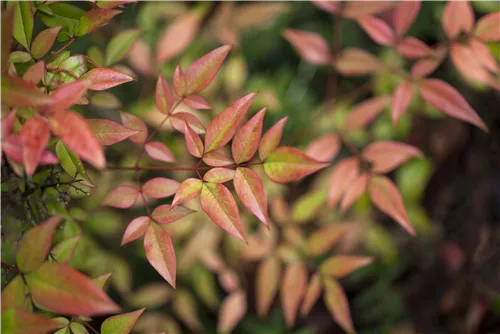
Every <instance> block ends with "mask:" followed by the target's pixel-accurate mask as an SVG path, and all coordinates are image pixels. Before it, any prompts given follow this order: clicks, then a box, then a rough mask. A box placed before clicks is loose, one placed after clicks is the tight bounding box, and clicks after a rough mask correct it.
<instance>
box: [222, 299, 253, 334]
mask: <svg viewBox="0 0 500 334" xmlns="http://www.w3.org/2000/svg"><path fill="white" fill-rule="evenodd" d="M246 312H247V298H246V296H245V293H244V292H243V291H242V290H236V291H234V292H233V293H231V294H230V295H229V296H227V297H226V299H224V301H223V302H222V305H221V306H220V310H219V321H218V324H217V330H218V331H220V332H221V333H230V332H231V331H232V330H233V329H234V328H235V327H236V325H237V324H238V323H239V322H240V321H241V319H242V318H243V316H244V315H245V313H246Z"/></svg>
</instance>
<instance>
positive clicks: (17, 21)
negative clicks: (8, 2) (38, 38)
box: [12, 1, 34, 50]
mask: <svg viewBox="0 0 500 334" xmlns="http://www.w3.org/2000/svg"><path fill="white" fill-rule="evenodd" d="M13 6H14V9H13V10H14V29H13V32H12V34H13V36H14V38H15V39H16V40H17V41H18V42H19V44H21V45H22V46H24V48H25V49H26V50H29V49H30V44H31V37H32V35H33V23H34V12H33V6H32V4H31V2H29V1H27V2H21V1H20V2H14V3H13Z"/></svg>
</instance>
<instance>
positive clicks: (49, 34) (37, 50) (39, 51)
mask: <svg viewBox="0 0 500 334" xmlns="http://www.w3.org/2000/svg"><path fill="white" fill-rule="evenodd" d="M59 30H61V27H53V28H48V29H45V30H42V31H41V32H40V33H39V34H38V35H37V36H36V37H35V39H34V40H33V44H32V45H31V55H32V56H33V58H35V59H40V58H42V57H43V56H45V55H46V54H47V52H49V50H50V49H51V48H52V46H53V45H54V42H55V41H56V38H57V34H59Z"/></svg>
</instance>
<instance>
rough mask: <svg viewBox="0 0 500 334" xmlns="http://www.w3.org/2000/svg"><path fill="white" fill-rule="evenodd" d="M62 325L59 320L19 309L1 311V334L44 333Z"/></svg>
mask: <svg viewBox="0 0 500 334" xmlns="http://www.w3.org/2000/svg"><path fill="white" fill-rule="evenodd" d="M61 327H63V325H61V324H60V323H59V322H57V321H55V320H53V319H49V318H46V317H42V316H41V315H38V314H34V313H31V312H27V311H24V310H20V309H10V310H8V311H5V312H2V333H3V334H26V333H30V334H45V333H47V332H49V331H50V332H51V331H54V330H56V329H58V328H61Z"/></svg>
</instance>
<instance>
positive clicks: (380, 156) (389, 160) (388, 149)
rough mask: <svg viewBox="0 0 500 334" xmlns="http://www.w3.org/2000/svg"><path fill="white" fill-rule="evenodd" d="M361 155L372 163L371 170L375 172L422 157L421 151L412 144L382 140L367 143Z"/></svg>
mask: <svg viewBox="0 0 500 334" xmlns="http://www.w3.org/2000/svg"><path fill="white" fill-rule="evenodd" d="M362 155H363V158H364V159H366V160H367V161H369V162H370V163H372V171H373V172H375V173H387V172H390V171H392V170H393V169H394V168H397V167H398V166H400V165H401V164H403V163H404V162H405V161H407V160H409V159H411V158H413V157H416V158H422V157H423V154H422V152H420V150H419V149H418V148H416V147H414V146H411V145H408V144H404V143H399V142H395V141H383V140H381V141H376V142H373V143H371V144H369V145H368V146H367V147H366V148H365V149H364V150H363V153H362Z"/></svg>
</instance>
